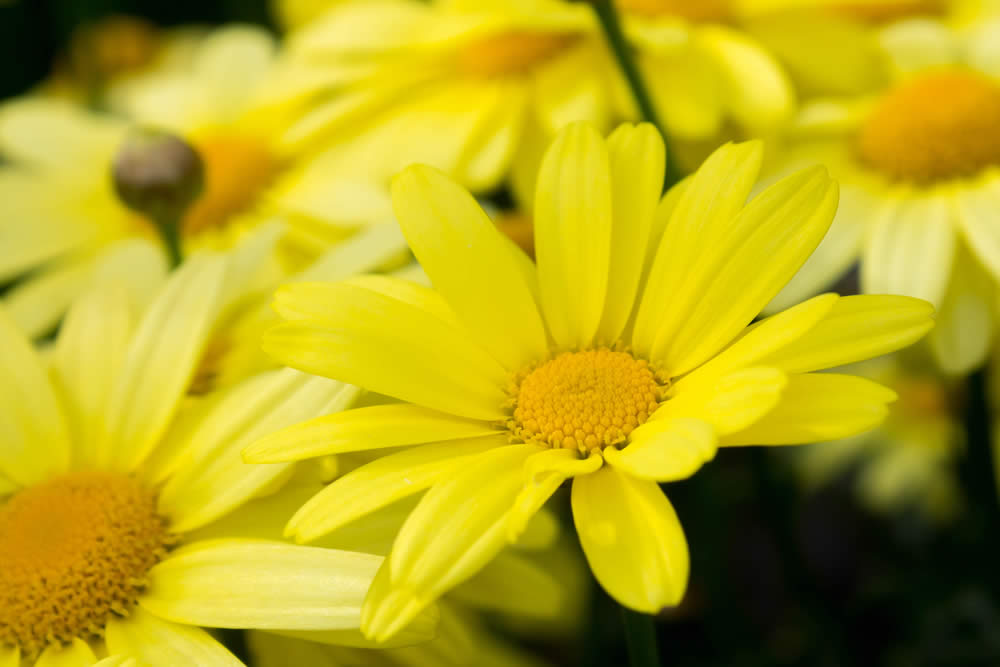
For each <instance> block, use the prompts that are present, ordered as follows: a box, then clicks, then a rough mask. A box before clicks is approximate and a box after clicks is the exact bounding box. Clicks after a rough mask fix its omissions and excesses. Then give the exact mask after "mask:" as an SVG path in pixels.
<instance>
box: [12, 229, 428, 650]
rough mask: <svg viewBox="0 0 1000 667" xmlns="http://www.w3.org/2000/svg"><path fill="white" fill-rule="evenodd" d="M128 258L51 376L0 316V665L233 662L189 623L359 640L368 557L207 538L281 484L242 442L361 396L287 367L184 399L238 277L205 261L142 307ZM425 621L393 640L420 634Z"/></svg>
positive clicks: (66, 341) (240, 272)
mask: <svg viewBox="0 0 1000 667" xmlns="http://www.w3.org/2000/svg"><path fill="white" fill-rule="evenodd" d="M128 252H132V253H137V254H138V257H136V260H143V259H146V258H148V256H149V253H151V252H154V256H155V251H153V250H151V249H150V248H149V247H148V246H147V247H145V248H144V249H143V244H141V243H137V244H135V245H133V246H132V247H131V249H130V250H129V251H128ZM135 264H136V267H137V268H136V270H135V272H134V274H135V275H134V276H133V281H132V282H126V283H114V284H111V283H107V284H102V285H101V286H100V287H98V288H96V289H93V290H87V291H85V292H84V293H83V294H82V295H81V297H80V298H79V299H78V300H77V301H75V302H74V304H73V306H72V308H71V309H70V311H69V313H68V315H67V317H66V320H65V322H64V324H63V326H62V328H61V330H60V333H59V336H58V338H57V339H56V341H55V343H54V348H53V350H52V353H51V355H50V363H49V364H48V365H46V363H45V362H43V360H42V359H41V357H40V356H39V354H38V352H36V350H35V349H34V348H33V347H32V346H31V344H30V342H29V341H28V340H27V338H26V337H25V336H24V334H23V333H21V332H20V330H19V329H18V328H17V327H16V326H15V324H14V323H13V322H12V321H11V319H10V318H9V317H8V316H7V315H6V314H4V313H2V312H0V371H2V375H3V377H4V378H5V379H6V382H5V383H4V385H3V388H2V389H0V391H2V392H3V396H2V400H3V405H4V410H3V412H2V414H0V436H2V438H0V439H2V440H3V443H4V445H3V447H2V448H0V591H2V603H0V664H3V665H11V666H17V665H22V666H28V665H36V666H38V667H54V666H59V667H76V666H77V665H79V666H80V667H88V666H89V665H92V664H93V663H94V662H95V661H96V658H97V657H103V656H109V655H110V656H113V659H112V661H111V662H112V663H113V664H117V663H119V662H123V661H125V659H127V658H134V659H135V660H136V661H137V662H138V663H139V664H141V665H152V666H156V665H163V666H164V667H166V666H174V665H182V664H184V665H186V664H199V665H226V666H231V667H236V666H238V665H240V664H241V663H240V662H239V661H238V660H237V659H236V658H235V657H234V656H233V655H232V654H230V653H229V652H228V651H227V650H226V649H225V648H224V647H223V646H222V645H221V644H220V643H218V642H217V641H216V640H215V639H213V638H212V636H211V635H210V634H209V633H208V632H206V631H205V630H203V629H201V628H202V627H219V628H256V629H261V630H267V631H275V632H289V633H292V634H295V635H296V636H300V635H301V636H305V637H308V638H310V639H313V640H315V641H321V642H333V643H346V644H348V645H354V646H356V645H364V644H365V643H366V642H365V640H364V638H363V637H362V636H361V634H360V633H359V632H358V627H359V623H360V607H361V604H362V601H363V598H364V595H365V591H366V590H367V589H368V587H369V585H370V583H371V581H372V578H373V576H374V575H375V572H376V571H377V568H378V567H379V565H380V563H381V561H382V558H381V557H380V556H377V555H373V554H367V553H357V552H348V551H341V550H335V549H325V548H319V547H300V546H296V545H292V544H287V543H283V542H280V541H278V540H267V539H261V538H260V536H259V535H257V534H254V533H252V532H245V533H243V534H242V535H239V534H230V535H225V536H220V535H219V534H218V533H217V532H215V533H213V525H215V524H217V523H218V521H219V520H222V519H227V518H228V519H229V520H233V517H236V516H242V518H241V520H242V521H244V522H245V523H247V524H251V525H252V524H253V523H254V521H255V520H258V519H260V516H254V515H253V510H252V509H248V508H249V507H250V504H251V501H252V500H253V499H255V498H257V497H258V496H263V495H267V494H270V493H274V492H275V491H276V490H277V489H278V487H279V486H280V485H281V484H282V483H283V482H285V481H286V480H287V479H288V478H289V475H290V474H291V473H292V472H293V469H292V468H291V467H289V466H288V465H278V466H249V465H246V464H244V463H243V462H242V460H241V459H240V450H241V449H242V448H243V447H244V446H245V445H246V444H247V443H249V442H252V441H254V440H256V439H258V438H259V437H261V436H262V435H264V434H266V433H268V432H270V431H272V430H274V429H277V428H281V427H284V426H287V425H289V424H292V423H294V422H296V421H299V420H301V419H306V418H309V417H311V416H315V415H320V414H326V413H328V412H330V411H331V410H337V409H339V408H340V407H342V406H344V405H346V404H349V403H350V402H351V401H352V400H353V398H354V397H355V396H356V395H357V393H358V391H359V390H358V389H356V388H354V387H351V386H349V385H344V384H342V383H340V382H335V381H332V380H327V379H325V378H318V377H313V376H308V375H305V374H302V373H299V372H296V371H292V370H291V369H283V370H277V371H271V372H268V373H262V374H258V375H255V376H253V377H250V378H248V379H246V380H245V381H244V382H242V383H239V384H236V385H234V386H232V387H230V388H227V389H226V390H225V391H220V392H217V393H214V394H212V395H210V396H206V397H204V398H190V397H188V396H187V391H188V386H189V383H190V381H191V378H192V376H193V374H194V371H195V367H196V365H197V363H198V360H199V358H200V356H201V354H202V351H203V349H204V347H205V345H206V342H207V340H208V338H209V336H210V334H211V332H212V330H213V328H214V327H216V326H217V325H218V323H219V322H220V321H221V320H222V319H223V318H224V316H225V310H226V309H227V308H229V307H230V306H231V305H232V304H233V303H234V297H235V295H238V294H239V291H240V286H241V285H242V284H243V283H244V282H245V279H246V277H247V276H246V267H245V266H241V265H240V263H238V262H235V261H233V260H232V258H231V257H226V256H213V255H206V254H200V255H198V256H194V257H191V258H190V259H189V260H188V261H186V262H185V263H184V264H183V265H182V266H181V267H180V268H179V269H178V270H177V271H175V272H174V273H173V274H172V275H171V276H170V278H169V279H166V280H165V281H164V279H163V274H162V273H161V274H160V280H161V283H162V284H161V286H160V287H159V288H158V289H156V290H153V291H152V293H151V294H146V293H145V292H144V291H138V290H135V289H133V282H140V281H139V280H138V274H142V273H143V269H142V266H143V265H148V264H149V262H148V261H147V262H138V261H137V262H135ZM146 278H147V279H148V280H156V277H155V276H147V277H146ZM247 511H250V512H251V515H250V516H246V515H245V514H242V513H244V512H247ZM430 611H431V613H430V614H425V615H424V616H423V618H422V619H419V620H418V622H417V624H416V626H415V627H414V628H413V631H412V632H411V633H410V636H409V637H407V638H404V640H403V641H404V643H406V642H409V641H425V640H427V639H429V638H430V637H431V636H432V634H433V625H434V623H435V613H436V612H434V611H433V610H430Z"/></svg>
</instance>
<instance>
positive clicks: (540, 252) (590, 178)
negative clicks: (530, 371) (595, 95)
mask: <svg viewBox="0 0 1000 667" xmlns="http://www.w3.org/2000/svg"><path fill="white" fill-rule="evenodd" d="M611 215H612V210H611V175H610V167H609V158H608V151H607V148H606V147H605V145H604V140H603V139H602V138H601V136H600V135H599V134H597V131H596V130H594V128H592V127H590V126H589V125H585V124H582V123H578V124H573V125H570V126H568V127H567V128H565V129H564V130H563V131H562V132H560V134H559V135H558V136H557V137H556V139H555V141H553V142H552V145H551V146H550V147H549V149H548V151H547V152H546V154H545V157H544V158H543V159H542V164H541V167H540V168H539V172H538V186H537V189H536V192H535V256H536V258H537V263H538V281H539V285H540V287H541V297H542V310H543V311H544V313H545V321H546V323H547V324H548V325H549V332H550V333H551V334H552V337H553V338H554V339H555V341H556V343H557V344H558V345H560V346H563V347H584V346H586V345H589V344H591V343H592V342H593V339H594V335H595V334H596V333H597V328H598V325H599V324H600V321H601V312H602V310H603V308H604V297H605V292H606V291H607V280H608V268H609V256H610V244H611V222H612V221H611Z"/></svg>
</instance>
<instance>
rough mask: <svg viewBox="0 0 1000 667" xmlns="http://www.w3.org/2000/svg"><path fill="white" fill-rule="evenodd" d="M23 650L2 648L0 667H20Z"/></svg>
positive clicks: (0, 650)
mask: <svg viewBox="0 0 1000 667" xmlns="http://www.w3.org/2000/svg"><path fill="white" fill-rule="evenodd" d="M20 665H21V650H20V649H19V648H17V647H16V646H14V647H7V646H0V667H20Z"/></svg>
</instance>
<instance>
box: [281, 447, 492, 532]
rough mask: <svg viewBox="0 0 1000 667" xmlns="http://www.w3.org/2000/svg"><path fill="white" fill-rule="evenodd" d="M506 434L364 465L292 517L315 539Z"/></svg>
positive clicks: (456, 466) (291, 528) (424, 483)
mask: <svg viewBox="0 0 1000 667" xmlns="http://www.w3.org/2000/svg"><path fill="white" fill-rule="evenodd" d="M506 441H507V438H506V436H505V435H496V436H486V437H480V438H471V439H466V440H450V441H447V442H437V443H434V444H430V445H424V446H422V447H415V448H413V449H408V450H405V451H402V452H399V453H397V454H390V455H388V456H384V457H382V458H379V459H376V460H374V461H372V462H371V463H368V464H366V465H363V466H361V467H360V468H357V469H355V470H352V471H351V472H349V473H347V474H346V475H344V476H343V477H341V478H340V479H338V480H336V481H334V482H333V483H332V484H330V485H329V486H328V487H326V488H325V489H323V490H322V491H321V492H320V493H318V494H316V495H315V496H314V497H313V498H311V499H310V500H309V502H307V503H306V504H305V505H303V506H302V508H301V509H299V511H298V512H296V513H295V515H294V516H293V517H292V518H291V520H290V521H289V522H288V529H287V532H288V533H289V534H290V535H294V536H295V537H296V539H298V540H299V541H301V542H308V541H311V540H314V539H316V538H318V537H320V536H322V535H325V534H326V533H329V532H331V531H333V530H336V529H337V528H339V527H340V526H343V525H344V524H346V523H349V522H350V521H353V520H354V519H357V518H359V517H362V516H364V515H366V514H368V513H369V512H373V511H375V510H377V509H379V508H380V507H385V506H386V505H388V504H390V503H393V502H395V501H397V500H401V499H402V498H405V497H407V496H409V495H412V494H414V493H420V492H421V491H423V490H424V489H426V488H428V487H429V486H431V485H432V484H434V483H435V482H437V481H438V480H439V479H442V478H443V477H444V476H445V475H447V474H450V473H454V472H455V471H456V470H460V469H461V468H462V466H464V465H467V464H468V462H469V457H471V456H475V455H477V454H481V453H483V452H486V451H488V450H490V449H493V448H495V447H500V446H502V445H504V444H505V443H506Z"/></svg>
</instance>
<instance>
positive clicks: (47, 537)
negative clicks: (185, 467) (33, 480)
mask: <svg viewBox="0 0 1000 667" xmlns="http://www.w3.org/2000/svg"><path fill="white" fill-rule="evenodd" d="M171 542H172V539H171V536H170V534H169V532H168V530H167V523H166V520H165V519H164V518H163V517H161V516H159V515H158V514H157V513H156V498H155V495H154V494H153V493H152V492H151V491H150V490H149V489H146V488H144V487H143V486H141V485H140V484H138V483H137V482H136V481H134V480H133V479H131V478H130V477H127V476H125V475H120V474H116V473H106V472H77V473H71V474H68V475H64V476H62V477H58V478H55V479H52V480H50V481H47V482H43V483H41V484H37V485H35V486H32V487H30V488H28V489H25V490H23V491H20V492H19V493H17V494H16V495H14V496H13V497H12V498H10V500H8V502H7V503H6V504H5V505H4V506H2V507H0V596H2V600H0V644H3V645H8V646H17V647H20V649H21V652H22V653H23V654H25V655H34V654H36V653H38V652H40V651H41V650H42V649H44V648H45V647H46V646H48V645H50V644H66V643H69V642H71V641H72V640H73V639H74V638H83V639H86V638H88V637H95V636H99V635H101V634H102V632H103V628H104V626H105V624H106V623H107V621H108V620H109V619H110V618H111V617H112V616H113V615H124V614H127V613H128V611H129V609H130V608H131V606H132V605H133V604H134V603H135V601H136V598H137V597H138V595H139V593H140V592H141V591H142V588H143V586H144V584H145V577H146V573H147V572H148V571H149V569H150V568H151V567H152V566H153V565H155V564H156V563H157V562H158V561H159V560H160V559H161V558H162V557H163V556H164V555H165V554H166V549H167V547H168V545H169V544H170V543H171Z"/></svg>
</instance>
